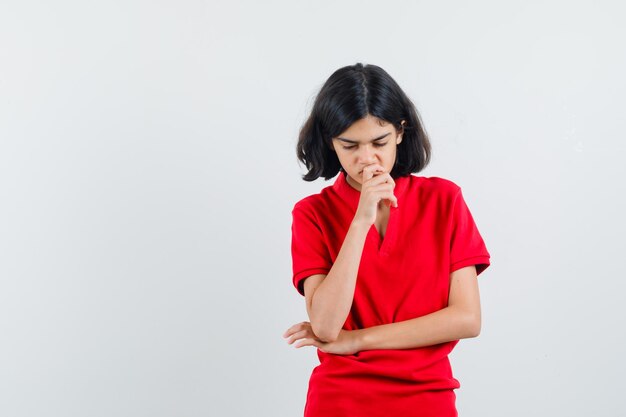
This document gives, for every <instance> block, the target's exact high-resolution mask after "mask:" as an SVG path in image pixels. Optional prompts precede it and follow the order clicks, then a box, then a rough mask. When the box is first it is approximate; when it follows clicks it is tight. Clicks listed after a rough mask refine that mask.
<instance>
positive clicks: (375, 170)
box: [362, 164, 396, 186]
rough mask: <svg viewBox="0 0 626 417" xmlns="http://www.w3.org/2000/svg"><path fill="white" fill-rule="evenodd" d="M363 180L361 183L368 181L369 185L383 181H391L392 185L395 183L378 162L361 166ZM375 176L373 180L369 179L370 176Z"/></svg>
mask: <svg viewBox="0 0 626 417" xmlns="http://www.w3.org/2000/svg"><path fill="white" fill-rule="evenodd" d="M362 175H363V181H362V183H363V184H365V183H369V182H371V184H370V185H376V184H382V183H385V182H388V183H391V184H393V185H394V186H395V185H396V183H395V181H394V180H393V178H391V175H390V174H389V173H388V172H386V171H385V169H384V168H383V167H382V166H381V165H379V164H371V165H368V166H366V167H365V168H363V174H362ZM374 176H375V177H376V179H375V180H373V181H370V180H371V179H372V178H374Z"/></svg>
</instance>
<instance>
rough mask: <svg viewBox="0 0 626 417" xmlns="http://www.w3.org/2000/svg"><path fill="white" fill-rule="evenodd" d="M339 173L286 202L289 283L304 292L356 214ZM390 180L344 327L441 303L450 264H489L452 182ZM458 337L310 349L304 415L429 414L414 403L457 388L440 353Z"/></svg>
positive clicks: (405, 316)
mask: <svg viewBox="0 0 626 417" xmlns="http://www.w3.org/2000/svg"><path fill="white" fill-rule="evenodd" d="M345 175H346V174H345V172H343V171H341V172H340V173H339V176H338V177H337V178H336V180H335V182H334V184H333V185H332V186H327V187H325V188H324V189H322V190H321V191H320V192H319V193H318V194H313V195H310V196H308V197H305V198H303V199H302V200H300V201H298V202H297V203H296V204H295V205H294V208H293V210H292V216H293V222H292V244H291V250H292V260H293V284H294V286H295V287H296V289H297V290H298V292H299V293H300V294H301V295H302V296H304V291H303V281H304V279H306V278H307V277H309V276H311V275H313V274H327V273H328V272H329V271H330V269H331V267H332V265H333V262H334V261H335V259H336V258H337V254H338V253H339V250H340V249H341V245H342V243H343V240H344V238H345V235H346V233H347V231H348V228H349V226H350V223H351V222H352V220H353V218H354V215H355V213H356V209H357V207H358V203H359V198H360V192H359V191H358V190H356V189H354V188H352V186H351V185H350V184H348V182H347V181H346V178H345ZM394 181H395V183H396V186H395V188H394V194H395V196H396V198H397V199H398V207H397V208H395V207H393V206H392V207H391V209H390V215H389V221H388V225H387V230H386V232H385V236H384V238H382V239H381V238H380V235H379V234H378V231H377V230H376V227H375V226H374V225H372V226H371V228H370V230H369V232H368V234H367V238H366V240H365V244H364V247H363V253H362V256H361V262H360V265H359V270H358V275H357V282H356V288H355V292H354V298H353V302H352V307H351V309H350V313H349V314H348V317H347V319H346V321H345V323H344V325H343V328H344V329H346V330H354V329H362V328H367V327H372V326H377V325H381V324H387V323H393V322H399V321H404V320H409V319H412V318H415V317H420V316H423V315H426V314H429V313H432V312H435V311H438V310H441V309H442V308H444V307H446V306H447V304H448V292H449V286H450V273H451V272H452V271H454V270H457V269H459V268H462V267H465V266H468V265H476V271H477V273H478V274H480V273H481V272H482V271H484V270H485V269H486V268H487V267H488V266H489V265H490V259H489V258H490V254H489V252H488V251H487V248H486V246H485V243H484V242H483V239H482V237H481V235H480V233H479V232H478V228H477V227H476V224H475V223H474V219H473V217H472V215H471V213H470V210H469V209H468V207H467V205H466V203H465V200H464V199H463V195H462V192H461V188H460V187H459V186H458V185H456V184H455V183H454V182H452V181H450V180H447V179H444V178H440V177H420V176H416V175H412V174H411V175H407V176H404V177H398V178H396V179H394ZM457 343H458V340H455V341H451V342H446V343H441V344H437V345H432V346H425V347H421V348H414V349H374V350H364V351H361V352H357V353H355V354H353V355H336V354H331V353H326V352H322V351H321V350H319V349H317V355H318V358H319V360H320V364H319V365H318V366H316V367H315V368H314V369H313V372H312V374H311V378H310V380H309V388H308V393H307V402H306V406H305V412H304V414H305V417H318V416H319V417H321V416H323V417H333V416H379V415H380V416H390V415H402V416H404V417H409V416H418V415H420V416H421V415H427V414H422V411H420V410H418V409H417V408H418V407H417V406H416V405H417V404H425V402H424V399H425V398H427V397H426V396H427V395H432V394H434V393H433V391H432V390H445V391H437V392H440V393H444V392H445V393H446V394H447V395H449V394H452V395H454V394H453V392H452V390H453V389H455V388H459V387H460V384H459V381H458V380H457V379H455V378H454V377H453V375H452V370H451V367H450V362H449V360H448V354H449V353H450V351H451V350H452V349H453V348H454V346H455V345H456V344H457ZM448 398H449V397H448ZM420 401H421V402H420ZM430 408H431V410H430V411H431V412H434V410H433V409H432V407H430ZM394 413H399V414H394ZM435 414H436V413H435ZM450 415H453V414H450Z"/></svg>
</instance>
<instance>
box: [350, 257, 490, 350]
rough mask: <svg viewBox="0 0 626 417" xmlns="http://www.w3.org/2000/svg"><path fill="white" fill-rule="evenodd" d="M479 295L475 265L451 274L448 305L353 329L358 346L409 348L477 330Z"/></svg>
mask: <svg viewBox="0 0 626 417" xmlns="http://www.w3.org/2000/svg"><path fill="white" fill-rule="evenodd" d="M480 327H481V317H480V296H479V292H478V280H477V276H476V267H475V266H474V265H470V266H466V267H464V268H461V269H458V270H456V271H453V272H452V273H451V274H450V294H449V297H448V306H447V307H445V308H443V309H441V310H439V311H435V312H433V313H430V314H427V315H425V316H421V317H417V318H414V319H410V320H405V321H401V322H396V323H389V324H383V325H380V326H373V327H368V328H366V329H358V330H352V332H354V334H353V335H352V336H354V337H355V341H356V344H357V346H358V348H357V350H358V351H361V350H371V349H411V348H418V347H422V346H430V345H435V344H438V343H444V342H450V341H453V340H459V339H465V338H469V337H476V336H478V335H479V334H480Z"/></svg>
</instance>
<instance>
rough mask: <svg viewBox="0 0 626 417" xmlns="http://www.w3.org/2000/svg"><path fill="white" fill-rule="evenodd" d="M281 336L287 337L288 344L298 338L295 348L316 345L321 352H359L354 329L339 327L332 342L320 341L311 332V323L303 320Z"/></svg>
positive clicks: (350, 353)
mask: <svg viewBox="0 0 626 417" xmlns="http://www.w3.org/2000/svg"><path fill="white" fill-rule="evenodd" d="M283 337H285V338H287V343H289V344H292V343H293V342H294V341H296V340H298V342H296V344H295V345H294V346H295V347H296V348H301V347H302V346H316V347H317V348H319V349H320V350H321V351H322V352H326V353H334V354H336V355H353V354H355V353H357V352H359V346H358V341H357V338H356V330H345V329H341V330H340V331H339V336H337V340H335V341H334V342H322V341H321V340H320V339H319V338H318V337H317V336H316V335H315V333H313V328H312V327H311V323H310V322H308V321H303V322H301V323H298V324H294V325H293V326H291V327H290V328H289V329H287V331H286V332H285V333H284V334H283ZM300 339H302V340H300Z"/></svg>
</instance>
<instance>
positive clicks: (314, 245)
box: [291, 205, 332, 296]
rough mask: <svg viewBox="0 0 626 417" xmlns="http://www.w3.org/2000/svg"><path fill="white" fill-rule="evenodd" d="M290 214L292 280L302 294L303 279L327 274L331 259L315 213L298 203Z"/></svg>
mask: <svg viewBox="0 0 626 417" xmlns="http://www.w3.org/2000/svg"><path fill="white" fill-rule="evenodd" d="M291 214H292V219H293V221H292V224H291V258H292V264H293V278H292V280H293V285H294V286H295V287H296V289H297V290H298V292H299V293H300V294H301V295H303V296H304V285H303V284H304V279H305V278H308V277H310V276H311V275H315V274H328V271H330V269H331V267H332V261H331V258H330V254H329V251H328V247H327V246H326V244H325V242H324V237H323V234H322V230H321V228H320V227H319V224H318V223H317V221H316V217H315V214H314V213H313V212H312V211H311V210H308V209H306V208H304V207H302V206H299V205H296V206H295V207H294V208H293V210H292V212H291Z"/></svg>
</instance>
